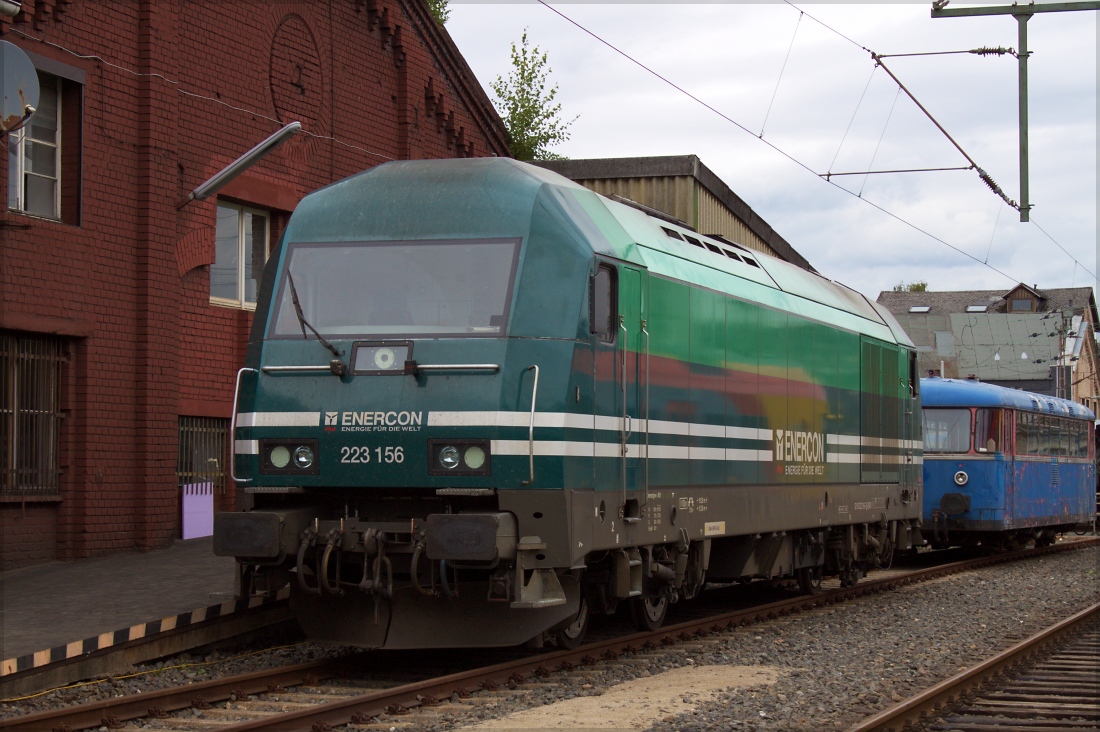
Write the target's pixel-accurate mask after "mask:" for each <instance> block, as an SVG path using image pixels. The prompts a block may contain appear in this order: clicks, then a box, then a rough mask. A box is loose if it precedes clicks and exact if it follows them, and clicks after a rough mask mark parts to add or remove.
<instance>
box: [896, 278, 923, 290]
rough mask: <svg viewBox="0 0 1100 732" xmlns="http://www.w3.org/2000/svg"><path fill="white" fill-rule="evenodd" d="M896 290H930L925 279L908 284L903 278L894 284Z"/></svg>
mask: <svg viewBox="0 0 1100 732" xmlns="http://www.w3.org/2000/svg"><path fill="white" fill-rule="evenodd" d="M894 292H928V283H927V282H925V281H924V280H917V281H916V282H910V283H909V284H908V285H907V284H905V280H902V281H901V282H899V283H897V284H896V285H894Z"/></svg>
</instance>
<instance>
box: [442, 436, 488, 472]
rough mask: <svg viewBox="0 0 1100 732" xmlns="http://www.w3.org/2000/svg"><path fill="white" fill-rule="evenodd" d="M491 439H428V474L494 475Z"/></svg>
mask: <svg viewBox="0 0 1100 732" xmlns="http://www.w3.org/2000/svg"><path fill="white" fill-rule="evenodd" d="M491 445H492V441H491V440H474V439H468V438H465V437H454V438H443V439H439V440H428V475H454V476H459V475H492V472H493V471H492V464H491V463H492V461H493V454H492V449H491Z"/></svg>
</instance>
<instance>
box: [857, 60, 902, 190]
mask: <svg viewBox="0 0 1100 732" xmlns="http://www.w3.org/2000/svg"><path fill="white" fill-rule="evenodd" d="M875 68H876V69H877V68H878V67H877V66H876V67H875ZM899 97H901V89H898V90H897V93H896V94H894V101H892V102H890V111H889V112H887V114H886V122H885V123H884V124H883V125H882V132H881V133H879V136H878V142H876V143H875V151H874V152H873V153H872V154H871V162H869V163H867V174H868V175H870V173H871V168H873V167H875V159H876V158H877V157H878V150H879V148H880V147H882V140H883V138H884V137H886V128H887V127H889V126H890V120H891V119H893V118H894V108H895V107H896V106H897V105H898V98H899ZM867 180H868V179H867V177H866V176H864V178H863V183H861V184H860V186H859V193H857V194H856V195H857V196H859V197H860V198H863V189H864V188H865V187H866V185H867Z"/></svg>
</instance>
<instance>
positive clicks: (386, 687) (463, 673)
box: [0, 539, 1100, 732]
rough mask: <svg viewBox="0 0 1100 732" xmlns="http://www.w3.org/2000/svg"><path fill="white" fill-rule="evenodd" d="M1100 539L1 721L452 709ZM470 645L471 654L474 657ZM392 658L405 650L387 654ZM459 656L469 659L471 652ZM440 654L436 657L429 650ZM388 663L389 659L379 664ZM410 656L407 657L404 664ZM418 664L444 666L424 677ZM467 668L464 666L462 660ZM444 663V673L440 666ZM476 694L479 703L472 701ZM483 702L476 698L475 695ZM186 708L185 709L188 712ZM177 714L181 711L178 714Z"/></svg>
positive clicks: (197, 724)
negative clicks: (509, 642) (483, 648)
mask: <svg viewBox="0 0 1100 732" xmlns="http://www.w3.org/2000/svg"><path fill="white" fill-rule="evenodd" d="M1096 543H1100V539H1090V540H1084V541H1075V542H1067V543H1063V544H1057V545H1054V546H1052V547H1047V548H1045V549H1038V550H1036V549H1032V550H1025V551H1021V552H1013V553H1010V554H1003V555H997V556H989V557H981V558H977V559H969V560H965V561H959V562H953V563H950V564H946V565H941V566H936V567H928V568H923V569H918V570H915V571H912V572H907V573H903V574H894V573H892V572H891V573H889V574H891V575H892V576H886V577H882V578H874V579H868V580H865V581H863V582H861V583H860V584H858V585H856V586H855V587H848V588H836V589H829V590H826V591H824V592H822V593H821V594H819V595H812V596H805V595H803V596H798V597H793V598H788V599H784V600H780V601H777V602H772V603H768V604H765V605H760V606H757V607H752V608H748V609H743V610H737V611H734V612H725V613H720V614H717V615H711V616H708V617H703V618H696V619H692V620H687V621H685V622H680V623H676V624H673V625H670V626H666V627H664V628H661V629H659V630H657V631H654V632H647V633H634V634H630V635H626V636H619V637H615V638H609V639H605V640H600V641H597V642H593V643H588V644H586V645H583V646H581V647H579V648H577V649H574V650H561V651H553V652H549V653H539V654H535V655H523V656H521V657H518V658H512V659H509V660H505V661H502V662H499V663H495V664H493V665H489V666H479V667H476V668H469V667H467V668H462V667H461V663H460V662H454V661H451V662H450V663H451V664H452V668H450V669H447V668H443V669H440V665H441V663H440V662H441V661H442V662H443V663H442V665H444V666H446V665H447V662H446V659H447V656H446V654H440V653H439V652H436V653H435V655H434V656H432V655H425V656H422V657H421V658H422V660H420V661H417V662H415V663H412V664H408V665H406V668H405V670H404V671H399V673H400V676H395V674H394V671H395V670H397V669H393V668H392V667H387V668H386V671H385V673H383V674H380V675H379V674H375V675H374V676H373V677H372V675H371V674H369V673H367V674H364V668H363V664H364V659H366V658H371V659H372V663H373V659H377V658H379V655H378V654H377V653H376V652H374V653H363V654H355V655H352V656H349V657H346V658H343V659H339V660H337V661H331V660H326V661H317V662H312V663H307V664H300V665H297V666H292V667H282V668H276V669H271V670H266V671H258V672H254V673H251V674H245V675H240V676H232V677H226V678H223V679H216V680H211V681H205V682H201V683H196V684H189V685H187V686H184V687H177V688H173V689H164V690H160V691H152V692H148V693H143V694H134V695H128V696H122V697H116V698H112V699H106V700H102V701H98V702H93V703H90V704H83V705H79V706H74V707H69V708H64V709H57V710H50V711H45V712H37V713H34V714H28V715H24V716H21V717H14V718H9V719H4V720H0V730H4V731H11V732H41V731H42V730H58V731H59V732H76V730H81V729H87V728H90V727H101V726H103V727H107V728H109V729H119V728H123V726H124V724H125V723H126V722H127V721H128V720H133V719H143V720H144V721H143V724H144V725H146V726H145V727H144V728H148V727H149V726H153V727H155V728H158V729H161V730H188V731H193V730H196V729H217V730H221V731H223V732H246V731H255V730H266V731H268V732H275V731H278V732H288V731H290V730H303V731H307V732H313V731H314V730H326V729H330V728H332V727H335V726H339V725H343V724H348V723H355V724H367V723H369V722H370V720H372V719H374V718H375V717H378V716H381V715H402V714H405V713H408V712H409V711H412V710H422V709H428V708H433V707H439V708H440V709H439V711H444V710H446V709H448V708H449V707H448V704H450V702H449V700H450V699H452V698H455V697H457V698H460V699H461V698H466V697H470V696H471V695H474V694H478V693H482V694H484V693H488V694H492V693H494V691H496V690H501V689H509V688H519V687H520V686H521V685H526V684H529V683H532V682H538V680H539V679H542V678H544V677H547V676H549V675H550V674H554V673H558V672H566V673H570V672H572V671H574V670H575V669H578V668H581V667H592V666H595V665H597V664H600V663H605V662H609V661H618V660H619V659H621V658H623V657H624V656H627V657H629V656H631V655H634V654H641V653H647V652H654V651H659V649H661V648H662V647H668V646H675V645H677V644H680V643H685V642H695V641H697V640H701V639H702V638H704V637H705V636H707V635H711V634H714V633H721V632H724V631H726V630H729V629H732V628H735V627H738V626H741V625H749V624H752V623H757V622H762V621H766V620H769V619H774V618H778V617H781V616H786V615H790V614H794V613H799V612H803V611H808V610H812V609H814V608H817V607H822V606H825V605H830V604H835V603H839V602H843V601H846V600H850V599H854V598H858V597H862V596H865V595H869V594H872V593H877V592H884V591H887V590H892V589H896V588H898V587H901V586H905V585H909V584H913V583H917V582H922V581H927V580H931V579H936V578H939V577H945V576H947V575H950V574H955V573H960V572H968V571H973V570H975V569H978V568H981V567H985V566H990V565H993V564H1000V563H1005V562H1010V561H1016V560H1020V559H1026V558H1031V557H1038V556H1043V555H1046V554H1050V553H1056V552H1061V551H1072V550H1073V549H1076V548H1082V547H1085V546H1091V545H1094V544H1096ZM468 655H469V654H465V656H467V657H468ZM387 657H388V658H389V659H390V660H393V659H395V658H397V657H396V656H394V655H392V654H391V655H389V656H387ZM456 657H459V658H461V657H462V654H458V655H457V656H456ZM428 658H434V659H435V662H428V661H426V660H423V659H428ZM373 665H376V666H377V665H379V664H373ZM399 665H404V664H399ZM415 667H420V668H425V667H434V671H435V673H432V674H429V673H427V672H425V673H422V674H420V676H419V678H416V672H415V671H413V670H412V669H414V668H415ZM456 667H457V668H456ZM441 670H442V671H443V674H442V675H441V674H440V673H439V672H440V671H441ZM468 703H471V702H467V704H468ZM472 703H476V702H472ZM181 710H184V711H183V712H182V714H180V711H181ZM173 715H175V716H173Z"/></svg>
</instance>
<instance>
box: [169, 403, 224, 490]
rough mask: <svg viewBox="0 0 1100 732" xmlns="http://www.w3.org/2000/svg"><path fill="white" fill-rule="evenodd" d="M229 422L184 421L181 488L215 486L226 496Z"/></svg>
mask: <svg viewBox="0 0 1100 732" xmlns="http://www.w3.org/2000/svg"><path fill="white" fill-rule="evenodd" d="M228 434H229V420H228V419H216V418H213V417H180V448H179V461H178V462H177V464H176V477H177V479H178V484H179V485H181V486H187V485H202V484H212V485H213V489H214V492H215V493H223V492H225V458H226V436H227V435H228Z"/></svg>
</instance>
